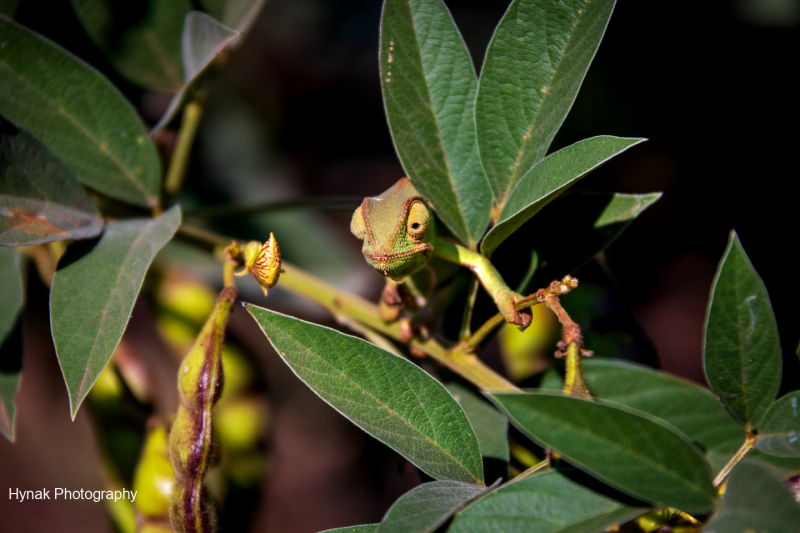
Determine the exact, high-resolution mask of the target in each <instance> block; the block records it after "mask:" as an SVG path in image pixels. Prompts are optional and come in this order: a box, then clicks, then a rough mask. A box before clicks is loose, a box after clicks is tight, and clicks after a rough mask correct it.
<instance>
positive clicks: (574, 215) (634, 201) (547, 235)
mask: <svg viewBox="0 0 800 533" xmlns="http://www.w3.org/2000/svg"><path fill="white" fill-rule="evenodd" d="M659 198H661V193H652V194H621V193H612V194H593V193H591V194H571V195H568V196H566V197H563V198H558V199H556V200H555V201H554V202H552V203H550V204H549V205H548V206H547V208H545V209H544V210H543V211H542V212H541V213H539V214H538V215H537V216H536V217H535V218H534V219H532V220H529V221H528V223H527V224H526V225H525V226H524V227H523V229H521V230H519V231H517V233H516V234H515V235H513V236H512V237H511V240H509V241H508V243H507V244H506V246H504V247H503V248H501V249H500V250H499V251H498V252H497V254H495V255H494V256H493V257H495V258H496V261H497V263H499V264H497V267H498V268H502V266H501V264H503V263H505V264H508V263H510V262H512V261H513V260H514V254H513V253H512V252H513V251H514V250H516V247H518V246H528V247H529V246H531V239H530V238H529V237H528V236H529V235H536V236H537V237H536V239H534V240H533V241H532V242H533V245H534V246H535V251H536V254H537V257H538V259H539V264H538V265H537V269H536V271H535V273H534V275H533V276H531V277H530V278H529V279H528V283H526V284H525V286H524V287H523V288H522V289H521V290H519V291H517V292H521V293H523V294H528V293H529V292H531V291H533V290H535V289H536V288H538V287H540V286H545V285H547V284H548V283H550V282H551V281H553V280H554V279H560V278H562V277H564V275H565V274H574V273H575V271H576V270H578V268H580V267H582V266H583V265H585V264H586V263H588V262H589V261H591V260H592V258H593V257H595V256H596V255H597V254H599V253H600V252H602V251H603V250H605V248H606V247H607V246H608V245H609V244H611V243H612V242H614V240H615V239H616V238H617V237H618V236H619V235H620V234H621V233H622V232H623V231H624V230H625V228H627V227H628V225H629V224H630V223H631V222H633V220H634V219H635V218H636V217H638V216H639V215H640V214H641V213H642V212H644V210H645V209H647V208H648V207H650V206H651V205H653V204H654V203H655V202H656V201H657V200H658V199H659ZM565 213H569V215H567V216H565ZM612 220H613V221H612ZM553 227H558V228H559V231H557V232H554V231H552V228H553ZM563 235H573V236H574V237H575V238H574V239H572V240H571V242H570V246H567V247H565V246H564V239H563ZM506 256H508V259H506Z"/></svg>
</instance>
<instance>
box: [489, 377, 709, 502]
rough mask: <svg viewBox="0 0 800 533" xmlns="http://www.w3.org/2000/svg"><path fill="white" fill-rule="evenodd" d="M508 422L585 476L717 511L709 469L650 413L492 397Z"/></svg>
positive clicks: (570, 401)
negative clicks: (553, 450) (550, 449)
mask: <svg viewBox="0 0 800 533" xmlns="http://www.w3.org/2000/svg"><path fill="white" fill-rule="evenodd" d="M492 398H494V399H495V400H496V401H497V403H498V405H499V406H500V407H501V409H502V410H503V411H504V412H505V413H506V414H507V415H508V416H509V421H510V422H511V423H512V424H514V425H515V426H516V427H517V428H519V429H520V430H522V431H523V432H524V433H525V434H526V435H528V436H529V437H530V438H532V439H533V440H534V441H536V442H537V443H538V444H540V445H542V446H545V447H551V448H554V449H556V450H558V451H559V452H560V453H561V454H562V455H563V456H564V458H565V459H566V460H567V461H569V462H570V463H572V464H574V465H575V466H577V467H578V468H580V469H581V470H584V471H585V472H587V473H589V474H591V475H592V476H594V477H596V478H598V479H600V480H601V481H603V482H605V483H607V484H609V485H611V486H612V487H615V488H617V489H619V490H621V491H623V492H625V493H626V494H629V495H631V496H634V497H636V498H639V499H641V500H643V501H647V502H651V503H655V504H659V505H665V506H670V507H677V508H678V509H681V510H682V511H685V512H687V513H690V514H703V513H706V512H708V511H710V510H711V509H713V507H714V504H715V497H714V496H715V492H714V487H713V486H712V484H711V469H710V468H709V466H708V463H707V462H706V460H705V459H704V458H703V456H702V455H700V453H699V452H698V451H697V449H696V448H695V447H694V446H692V444H691V443H690V442H689V440H688V439H687V437H686V436H684V435H683V434H681V433H679V432H678V431H677V430H676V429H675V428H673V427H672V426H670V425H668V424H667V423H666V422H662V421H660V420H658V419H656V418H652V417H649V415H646V414H645V413H637V412H635V411H632V410H631V411H628V410H627V408H623V407H622V406H613V405H610V404H606V403H602V404H601V403H598V402H594V401H587V400H582V399H578V398H572V397H569V396H562V395H560V394H557V393H550V392H539V393H535V394H494V395H492Z"/></svg>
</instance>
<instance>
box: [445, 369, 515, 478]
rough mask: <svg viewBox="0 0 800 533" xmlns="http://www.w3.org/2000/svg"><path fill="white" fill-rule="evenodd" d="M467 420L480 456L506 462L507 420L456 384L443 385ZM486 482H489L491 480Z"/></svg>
mask: <svg viewBox="0 0 800 533" xmlns="http://www.w3.org/2000/svg"><path fill="white" fill-rule="evenodd" d="M445 387H447V390H448V391H450V394H452V395H453V398H455V399H456V401H458V403H459V404H461V408H462V409H464V412H465V413H466V414H467V418H469V422H470V424H472V429H473V430H475V435H476V436H477V437H478V443H479V444H480V447H481V455H482V456H484V457H491V458H493V459H500V460H501V461H505V462H508V420H506V417H504V416H503V415H502V414H501V413H500V412H499V411H498V410H497V409H495V408H494V407H493V406H492V405H490V404H489V403H488V402H485V401H484V400H482V399H481V398H478V396H476V395H475V394H473V393H472V391H470V390H469V389H467V388H466V387H462V386H461V385H459V384H458V383H447V384H445ZM487 481H489V482H491V481H492V480H491V479H488V480H487Z"/></svg>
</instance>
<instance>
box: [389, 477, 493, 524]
mask: <svg viewBox="0 0 800 533" xmlns="http://www.w3.org/2000/svg"><path fill="white" fill-rule="evenodd" d="M488 490H491V489H487V488H486V487H479V486H476V485H470V484H468V483H459V482H458V481H434V482H432V483H423V484H422V485H420V486H418V487H415V488H413V489H411V490H410V491H408V492H406V493H405V494H403V495H402V496H401V497H400V498H399V499H398V500H397V501H396V502H394V504H393V505H392V506H391V508H389V510H388V511H387V512H386V515H385V516H384V517H383V520H382V521H381V523H380V525H379V526H378V530H377V533H430V532H431V531H436V529H437V528H438V527H439V526H441V525H442V524H444V523H445V522H446V521H447V519H448V518H450V517H451V516H453V514H454V513H456V512H457V511H458V510H459V509H461V508H462V507H463V506H464V505H466V504H467V503H469V502H470V501H472V500H474V499H475V498H477V497H478V496H480V495H481V494H483V493H485V492H487V491H488Z"/></svg>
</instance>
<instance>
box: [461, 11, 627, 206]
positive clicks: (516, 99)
mask: <svg viewBox="0 0 800 533" xmlns="http://www.w3.org/2000/svg"><path fill="white" fill-rule="evenodd" d="M613 9H614V0H591V1H586V0H566V1H562V2H552V1H551V0H515V1H514V2H513V3H512V4H511V6H510V7H509V8H508V11H507V12H506V14H505V16H504V17H503V20H502V21H501V22H500V25H499V26H498V27H497V30H496V31H495V34H494V37H493V38H492V42H491V43H490V44H489V49H488V50H487V51H486V59H485V60H484V63H483V70H482V71H481V79H480V87H479V89H478V99H477V103H476V113H475V120H476V122H477V129H478V144H479V145H480V155H481V161H482V162H483V168H484V169H485V170H486V175H487V177H488V179H489V183H490V184H491V187H492V191H493V192H494V196H495V198H496V200H497V203H498V204H500V205H501V206H502V205H503V204H505V202H506V199H508V198H509V195H510V194H511V191H512V189H514V187H515V186H516V185H517V182H519V181H520V180H521V179H522V177H523V176H524V175H525V174H526V173H527V172H528V171H529V170H531V169H532V168H533V167H534V165H536V163H538V162H539V161H541V160H542V159H543V158H544V156H545V154H546V153H547V149H548V148H549V147H550V143H551V142H552V141H553V137H555V135H556V133H557V132H558V130H559V128H560V127H561V123H562V122H564V119H565V118H566V116H567V113H568V112H569V110H570V108H571V107H572V103H573V102H574V101H575V97H576V96H577V94H578V90H579V89H580V86H581V83H583V78H584V76H585V75H586V72H587V70H589V64H590V63H591V62H592V59H593V58H594V54H595V52H596V51H597V47H598V46H599V45H600V40H601V39H602V38H603V33H605V29H606V25H607V24H608V20H609V18H610V17H611V12H612V11H613Z"/></svg>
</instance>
